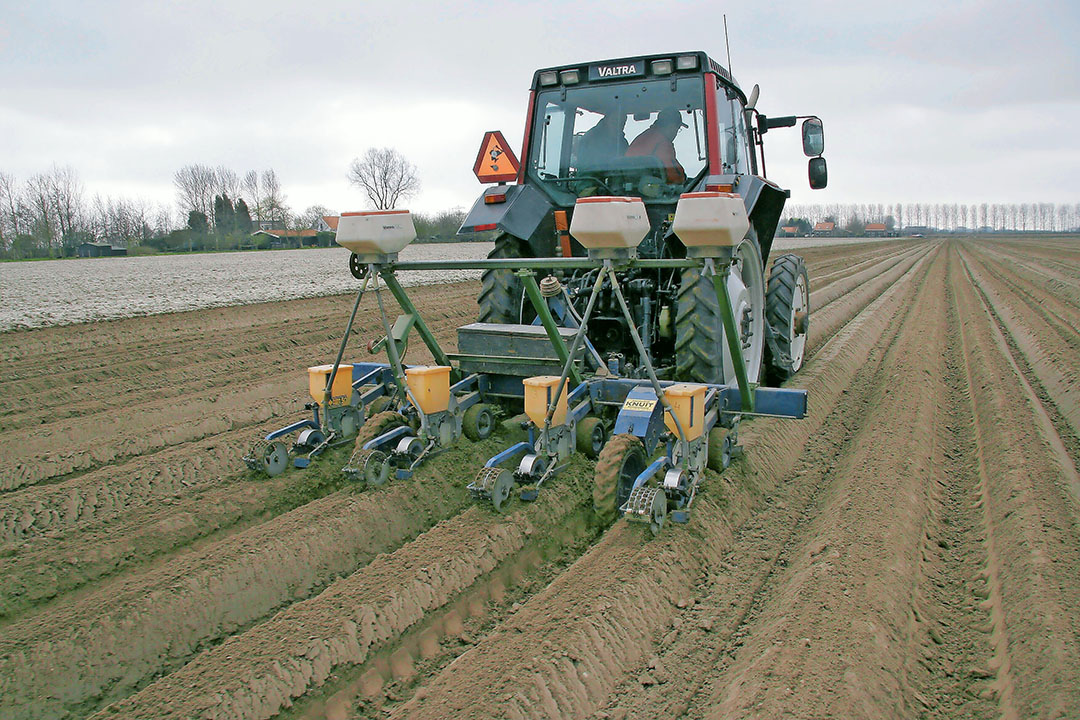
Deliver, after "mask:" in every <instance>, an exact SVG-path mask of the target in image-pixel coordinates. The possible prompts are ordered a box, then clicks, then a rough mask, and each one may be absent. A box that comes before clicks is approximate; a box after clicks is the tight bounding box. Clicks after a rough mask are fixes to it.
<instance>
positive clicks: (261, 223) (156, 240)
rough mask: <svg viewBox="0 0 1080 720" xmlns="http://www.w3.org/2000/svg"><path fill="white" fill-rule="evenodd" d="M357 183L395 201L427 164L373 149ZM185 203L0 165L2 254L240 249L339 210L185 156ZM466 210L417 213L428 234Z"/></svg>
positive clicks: (357, 162)
mask: <svg viewBox="0 0 1080 720" xmlns="http://www.w3.org/2000/svg"><path fill="white" fill-rule="evenodd" d="M348 178H349V180H350V182H351V183H352V184H354V185H356V186H357V187H358V188H360V189H361V190H362V191H363V192H364V194H365V195H366V197H367V200H368V203H369V204H370V205H371V206H372V207H374V208H375V209H379V210H384V209H391V208H394V207H396V206H397V204H398V203H399V202H401V201H403V200H404V199H406V198H410V197H413V196H415V195H416V193H417V192H418V190H419V187H420V181H419V175H418V172H417V169H416V167H415V166H414V165H412V164H411V163H410V162H409V161H408V160H406V159H405V157H404V156H402V155H401V154H400V153H399V152H398V151H397V150H394V149H392V148H371V149H369V150H368V151H367V152H366V153H365V154H364V155H362V156H360V157H358V158H355V159H354V160H353V161H352V163H351V164H350V166H349V169H348ZM173 187H174V189H175V191H176V207H175V209H172V208H169V207H168V206H166V205H163V204H160V203H152V202H149V201H147V200H144V199H130V198H122V197H119V198H118V197H112V196H108V195H100V194H96V195H94V196H93V197H88V196H87V193H86V191H85V188H84V186H83V183H82V181H81V179H80V178H79V175H78V173H77V172H76V171H75V170H74V168H71V167H70V166H65V167H59V166H55V167H53V168H52V169H50V170H48V171H46V172H43V173H39V174H36V175H33V176H31V177H29V178H27V179H26V180H25V181H22V182H20V181H19V180H18V179H17V178H15V177H14V176H13V175H10V174H7V173H3V172H0V258H15V259H24V258H33V257H64V256H71V255H74V254H75V252H76V250H77V248H78V246H79V245H80V244H82V243H84V242H98V243H109V244H112V245H116V246H122V247H127V248H128V250H129V251H130V252H140V248H142V249H143V250H142V251H145V252H152V251H156V250H164V251H176V250H203V249H218V250H226V249H236V248H240V247H246V246H251V245H253V244H255V245H257V244H258V243H259V242H262V243H263V245H268V244H269V240H268V239H267V238H262V239H261V240H260V239H254V240H253V239H252V237H251V235H252V232H253V231H254V230H257V229H259V228H263V227H265V228H268V229H271V230H292V231H297V230H307V229H309V228H314V227H316V224H317V223H318V221H319V219H320V218H322V217H325V216H332V215H336V213H334V212H333V211H331V210H330V209H328V208H326V207H324V206H322V205H313V206H311V207H309V208H307V209H306V210H304V211H303V212H299V213H294V212H293V211H292V210H291V208H290V207H289V205H288V202H287V198H286V195H285V192H284V189H283V187H282V183H281V181H280V179H279V178H278V175H277V173H276V172H275V171H274V170H273V169H267V170H263V171H261V172H258V171H255V170H250V171H247V172H245V173H243V174H240V173H237V172H236V171H234V170H233V169H231V168H228V167H225V166H223V165H219V166H217V167H211V166H209V165H201V164H193V165H185V166H184V167H182V168H180V169H179V170H177V171H176V173H174V175H173ZM463 219H464V212H463V211H462V210H460V209H455V210H450V211H446V212H442V213H436V214H433V215H424V214H414V220H415V222H416V227H417V234H418V236H419V237H420V238H421V240H431V239H440V240H448V239H451V238H453V236H454V234H455V233H456V231H457V228H458V227H459V226H460V225H461V221H462V220H463Z"/></svg>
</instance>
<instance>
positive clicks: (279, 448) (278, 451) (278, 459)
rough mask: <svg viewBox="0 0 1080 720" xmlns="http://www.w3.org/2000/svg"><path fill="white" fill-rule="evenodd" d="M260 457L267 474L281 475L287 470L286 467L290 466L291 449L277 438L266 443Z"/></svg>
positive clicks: (271, 475)
mask: <svg viewBox="0 0 1080 720" xmlns="http://www.w3.org/2000/svg"><path fill="white" fill-rule="evenodd" d="M260 459H261V460H262V469H263V471H264V472H265V473H266V474H267V475H269V476H270V477H273V476H274V475H280V474H281V473H283V472H285V468H287V467H289V449H288V448H287V447H285V443H283V442H278V441H277V440H275V441H274V442H269V443H266V446H265V447H264V448H263V449H262V453H261V456H260Z"/></svg>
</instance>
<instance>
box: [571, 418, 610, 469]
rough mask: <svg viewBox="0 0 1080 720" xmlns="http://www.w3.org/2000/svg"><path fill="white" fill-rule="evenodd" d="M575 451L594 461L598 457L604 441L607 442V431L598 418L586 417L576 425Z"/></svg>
mask: <svg viewBox="0 0 1080 720" xmlns="http://www.w3.org/2000/svg"><path fill="white" fill-rule="evenodd" d="M575 432H576V434H577V449H578V452H580V453H584V454H585V457H587V458H590V459H592V460H595V459H596V458H598V457H600V451H601V450H603V449H604V441H605V440H607V431H606V430H605V429H604V423H603V422H602V421H601V420H600V418H598V417H586V418H584V419H582V421H581V422H579V423H578V424H577V430H576V431H575Z"/></svg>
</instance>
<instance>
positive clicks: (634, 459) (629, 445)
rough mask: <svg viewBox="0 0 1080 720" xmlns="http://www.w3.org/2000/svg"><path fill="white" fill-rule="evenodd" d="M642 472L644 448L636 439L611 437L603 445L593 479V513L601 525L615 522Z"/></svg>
mask: <svg viewBox="0 0 1080 720" xmlns="http://www.w3.org/2000/svg"><path fill="white" fill-rule="evenodd" d="M644 470H645V446H644V445H642V444H641V440H639V439H638V438H637V437H635V436H633V435H630V434H622V435H615V436H614V437H612V438H611V440H609V441H608V443H607V444H606V445H604V449H603V450H601V451H600V457H599V458H598V459H597V461H596V474H595V475H594V476H593V509H594V510H595V511H596V515H597V517H598V518H599V519H600V521H601V522H602V523H604V524H609V523H612V522H614V521H615V518H616V516H617V515H618V512H619V508H620V507H622V505H623V503H625V502H626V499H627V498H628V497H630V490H631V489H632V488H633V485H634V480H635V479H637V476H638V475H640V474H641V473H642V471H644Z"/></svg>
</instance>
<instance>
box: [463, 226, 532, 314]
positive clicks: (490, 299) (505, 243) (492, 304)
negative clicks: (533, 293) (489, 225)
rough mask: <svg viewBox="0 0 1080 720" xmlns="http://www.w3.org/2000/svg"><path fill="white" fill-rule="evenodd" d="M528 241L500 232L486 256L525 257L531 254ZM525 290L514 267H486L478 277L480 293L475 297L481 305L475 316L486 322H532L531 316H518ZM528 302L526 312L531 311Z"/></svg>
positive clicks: (529, 312) (520, 312)
mask: <svg viewBox="0 0 1080 720" xmlns="http://www.w3.org/2000/svg"><path fill="white" fill-rule="evenodd" d="M528 248H529V244H528V243H527V242H526V241H524V240H522V239H520V238H516V237H514V236H513V235H508V234H506V233H500V234H499V235H497V236H496V237H495V249H494V250H492V251H491V252H490V253H489V254H488V258H526V257H530V256H531V253H529V250H528ZM524 292H525V289H524V286H522V284H521V279H520V278H519V277H518V276H517V275H515V274H514V271H513V270H485V271H484V274H483V275H481V277H480V295H479V296H478V297H477V298H476V303H477V305H479V306H480V315H479V317H478V318H477V319H478V320H479V321H480V322H485V323H511V324H516V323H520V322H531V321H532V318H531V317H528V319H526V320H522V319H521V314H522V311H521V308H522V304H521V299H522V296H523V294H524ZM531 307H532V306H531V305H526V315H527V316H528V315H530V314H531Z"/></svg>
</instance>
